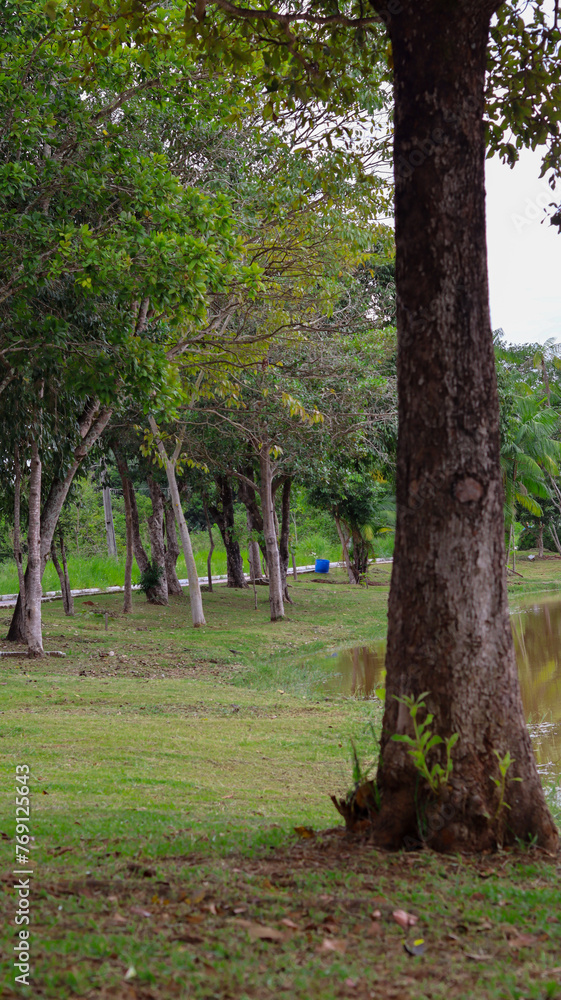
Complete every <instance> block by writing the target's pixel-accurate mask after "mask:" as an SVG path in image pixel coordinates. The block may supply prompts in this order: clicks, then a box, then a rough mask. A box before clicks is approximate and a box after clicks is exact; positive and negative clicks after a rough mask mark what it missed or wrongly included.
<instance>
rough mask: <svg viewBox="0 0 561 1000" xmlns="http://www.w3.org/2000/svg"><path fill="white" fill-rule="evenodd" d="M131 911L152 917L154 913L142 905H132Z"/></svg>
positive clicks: (140, 915)
mask: <svg viewBox="0 0 561 1000" xmlns="http://www.w3.org/2000/svg"><path fill="white" fill-rule="evenodd" d="M130 912H131V913H136V915H137V916H138V917H151V916H152V914H151V913H149V911H148V910H143V909H142V907H141V906H131V910H130Z"/></svg>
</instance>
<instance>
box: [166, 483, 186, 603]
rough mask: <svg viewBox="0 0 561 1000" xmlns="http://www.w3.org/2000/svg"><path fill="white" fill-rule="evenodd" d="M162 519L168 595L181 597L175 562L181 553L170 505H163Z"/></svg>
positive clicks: (181, 589) (181, 590)
mask: <svg viewBox="0 0 561 1000" xmlns="http://www.w3.org/2000/svg"><path fill="white" fill-rule="evenodd" d="M164 517H165V522H166V551H165V557H166V576H167V581H168V594H175V595H176V596H177V597H183V588H182V586H181V584H180V582H179V577H178V576H177V569H176V567H177V560H178V558H179V555H180V553H181V548H180V546H179V542H178V541H177V533H176V530H175V517H174V516H173V508H172V506H171V504H169V503H166V504H164Z"/></svg>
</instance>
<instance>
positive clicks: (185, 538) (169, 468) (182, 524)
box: [148, 416, 206, 628]
mask: <svg viewBox="0 0 561 1000" xmlns="http://www.w3.org/2000/svg"><path fill="white" fill-rule="evenodd" d="M148 423H149V424H150V430H151V431H152V434H153V435H154V440H155V442H156V447H157V449H158V454H159V456H160V458H161V460H162V463H163V465H164V468H165V470H166V476H167V480H168V486H169V492H170V496H171V502H172V506H173V512H174V514H175V519H176V521H177V527H178V528H179V537H180V538H181V544H182V546H183V555H184V557H185V565H186V567H187V578H188V580H189V600H190V604H191V618H192V621H193V626H194V627H195V628H199V627H200V626H201V625H206V621H205V616H204V612H203V598H202V594H201V587H200V584H199V577H198V574H197V567H196V565H195V557H194V555H193V547H192V545H191V538H190V537H189V529H188V527H187V522H186V521H185V515H184V513H183V509H182V507H181V498H180V496H179V487H178V485H177V479H176V478H175V463H176V462H177V459H178V458H179V450H178V448H176V450H175V452H174V454H173V456H172V458H171V459H170V458H169V457H168V454H167V452H166V449H165V448H164V443H163V441H162V439H161V437H160V432H159V430H158V425H157V423H156V421H155V420H154V417H152V416H150V417H148Z"/></svg>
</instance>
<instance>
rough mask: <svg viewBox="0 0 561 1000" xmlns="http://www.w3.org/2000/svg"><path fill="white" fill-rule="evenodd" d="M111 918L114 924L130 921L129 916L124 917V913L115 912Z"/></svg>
mask: <svg viewBox="0 0 561 1000" xmlns="http://www.w3.org/2000/svg"><path fill="white" fill-rule="evenodd" d="M111 920H112V921H113V923H114V924H126V923H127V922H128V921H127V918H126V917H123V915H122V913H114V914H113V916H112V917H111Z"/></svg>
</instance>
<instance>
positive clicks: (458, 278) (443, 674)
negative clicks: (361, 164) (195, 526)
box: [373, 0, 558, 851]
mask: <svg viewBox="0 0 561 1000" xmlns="http://www.w3.org/2000/svg"><path fill="white" fill-rule="evenodd" d="M373 2H374V6H375V7H376V8H377V9H379V10H380V11H382V7H384V9H385V0H373ZM495 6H498V4H495V3H491V2H488V3H484V2H482V0H479V2H473V0H470V2H468V0H457V2H455V3H453V4H452V3H451V4H446V5H443V4H442V3H441V0H401V4H400V8H399V10H400V13H398V14H396V15H395V16H393V17H391V19H390V21H389V30H390V34H391V41H392V52H393V61H394V67H395V69H394V73H395V140H394V141H395V181H396V190H395V219H396V226H395V229H396V250H397V256H396V284H397V322H398V392H399V437H398V454H397V501H398V512H397V528H396V542H395V553H394V561H393V572H392V583H391V591H390V602H389V629H388V647H387V659H386V667H387V681H386V703H385V704H386V708H385V714H384V720H383V732H382V738H381V752H380V766H379V770H378V777H377V784H378V789H379V793H380V796H381V809H380V812H379V814H378V815H377V818H376V819H375V835H376V837H377V839H378V842H379V843H382V844H385V845H387V846H389V847H396V848H397V847H400V846H401V845H403V844H404V843H405V842H407V838H412V839H413V840H414V841H415V840H416V841H418V840H420V839H424V840H426V841H427V842H428V843H429V844H430V845H431V846H432V847H434V848H436V849H439V850H453V851H455V850H482V849H487V848H492V847H494V846H495V845H496V844H497V843H500V842H501V841H503V842H513V841H514V838H516V837H518V838H520V839H521V840H523V841H528V839H529V838H533V837H535V838H536V840H537V842H538V843H539V844H540V845H543V846H544V847H547V848H550V849H552V848H555V847H556V846H557V842H558V838H557V833H556V830H555V827H554V825H553V822H552V820H551V816H550V814H549V811H548V809H547V806H546V803H545V799H544V794H543V791H542V787H541V783H540V779H539V776H538V773H537V769H536V765H535V761H534V756H533V753H532V748H531V744H530V738H529V735H528V731H527V728H526V725H525V722H524V716H523V710H522V703H521V698H520V691H519V684H518V676H517V670H516V662H515V658H514V648H513V640H512V633H511V627H510V622H509V617H508V608H507V588H506V573H505V550H504V527H503V510H502V503H503V496H502V484H501V469H500V464H499V405H498V396H497V389H496V378H495V366H494V357H493V341H492V335H491V327H490V321H489V308H488V287H487V258H486V244H485V187H484V156H485V147H484V129H483V124H482V116H483V93H484V83H485V66H486V49H487V39H488V29H489V19H490V17H491V13H492V9H493V7H495ZM386 13H387V11H386ZM427 691H428V692H430V693H429V694H428V695H427V696H426V703H427V707H428V711H429V712H430V713H432V714H433V715H434V719H433V721H432V723H431V727H430V728H431V730H432V731H433V732H435V733H437V734H438V735H440V736H441V737H443V738H445V739H446V738H447V737H450V736H452V734H456V733H457V734H458V736H459V739H458V742H457V744H456V746H455V748H454V750H453V751H452V760H453V771H452V774H451V777H450V779H449V781H448V782H447V785H446V787H444V788H441V789H440V790H439V792H438V793H437V794H432V793H430V791H429V789H428V787H427V785H426V783H424V782H423V780H422V779H421V778H420V776H419V773H418V771H417V770H416V768H415V767H414V765H413V761H412V757H411V755H410V754H409V752H408V748H407V744H404V743H403V742H395V741H393V740H392V736H393V735H394V734H409V735H410V736H411V735H412V734H413V729H412V722H411V717H410V713H409V711H408V709H407V707H406V706H405V705H404V704H403V703H401V702H399V701H398V700H397V699H398V698H402V697H403V696H414V697H418V696H419V695H421V694H422V693H423V692H427ZM507 753H510V755H511V757H512V758H513V759H514V763H513V764H512V765H511V766H510V767H509V768H508V771H507V774H506V780H505V782H504V783H502V781H501V775H500V769H499V758H500V759H501V760H503V761H504V760H505V756H506V754H507ZM437 760H440V762H441V764H443V763H444V749H443V747H442V745H440V746H438V747H434V748H433V749H432V750H431V751H430V753H429V764H432V763H433V762H435V761H437ZM515 778H516V779H520V780H516V781H514V780H513V779H515ZM497 782H498V784H497ZM502 784H503V787H504V803H505V804H504V805H503V804H502V801H501V785H502ZM507 806H508V808H507Z"/></svg>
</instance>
